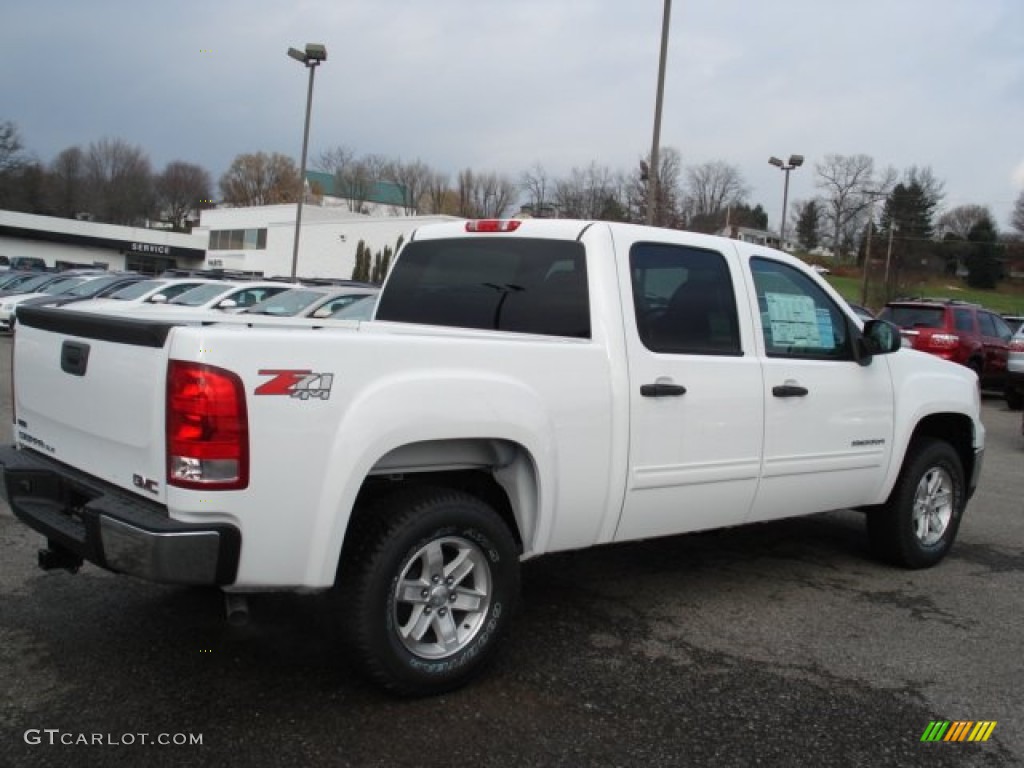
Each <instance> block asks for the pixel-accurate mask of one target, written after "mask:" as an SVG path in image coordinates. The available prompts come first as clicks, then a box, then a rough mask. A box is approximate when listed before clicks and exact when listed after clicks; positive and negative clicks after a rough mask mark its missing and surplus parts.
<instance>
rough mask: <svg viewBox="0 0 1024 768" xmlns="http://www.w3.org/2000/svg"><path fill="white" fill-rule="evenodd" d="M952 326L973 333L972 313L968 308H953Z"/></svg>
mask: <svg viewBox="0 0 1024 768" xmlns="http://www.w3.org/2000/svg"><path fill="white" fill-rule="evenodd" d="M953 327H954V328H956V329H957V330H958V331H967V332H968V333H974V313H973V312H971V310H969V309H954V310H953Z"/></svg>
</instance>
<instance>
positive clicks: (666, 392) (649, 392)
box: [640, 382, 686, 397]
mask: <svg viewBox="0 0 1024 768" xmlns="http://www.w3.org/2000/svg"><path fill="white" fill-rule="evenodd" d="M640 394H641V395H643V396H644V397H679V396H680V395H685V394H686V387H684V386H682V385H680V384H662V383H660V382H659V383H657V384H641V385H640Z"/></svg>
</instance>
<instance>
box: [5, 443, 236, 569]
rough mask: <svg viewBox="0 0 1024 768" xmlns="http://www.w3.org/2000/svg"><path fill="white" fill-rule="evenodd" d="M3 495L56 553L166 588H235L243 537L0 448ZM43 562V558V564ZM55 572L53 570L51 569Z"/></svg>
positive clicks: (35, 457)
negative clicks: (171, 514) (172, 515)
mask: <svg viewBox="0 0 1024 768" xmlns="http://www.w3.org/2000/svg"><path fill="white" fill-rule="evenodd" d="M0 470H2V471H0V493H2V494H3V497H4V498H5V499H6V500H7V502H8V504H10V506H11V510H12V511H13V512H14V514H15V516H16V517H17V518H18V519H19V520H21V521H22V522H23V523H25V524H26V525H28V526H29V527H31V528H33V529H35V530H36V531H38V532H39V533H41V534H43V535H44V536H45V537H46V538H47V540H48V542H49V545H50V549H51V550H57V551H59V552H60V553H61V555H62V556H63V558H57V559H58V560H61V559H63V560H65V561H66V560H67V559H68V558H69V557H70V556H74V557H75V558H81V559H82V560H87V561H89V562H91V563H94V564H96V565H98V566H100V567H101V568H106V569H107V570H110V571H114V572H116V573H127V574H131V575H133V576H139V577H141V578H144V579H148V580H150V581H156V582H162V583H166V584H217V585H226V584H231V583H233V582H234V580H235V577H236V574H237V571H238V556H239V551H240V549H241V535H240V533H239V531H238V529H237V528H235V527H234V526H231V525H225V524H220V523H217V524H210V525H194V524H189V523H182V522H179V521H177V520H172V519H171V518H170V517H169V516H168V514H167V510H166V508H165V507H163V506H161V505H160V504H157V503H155V502H151V501H147V500H146V499H141V498H139V497H137V496H134V495H132V494H130V493H127V492H125V491H123V490H121V489H120V488H117V487H115V486H113V485H110V484H108V483H105V482H103V481H100V480H97V479H96V478H94V477H90V476H89V475H85V474H84V473H81V472H77V471H76V470H73V469H71V468H70V467H67V466H65V465H63V464H61V463H60V462H57V461H54V460H52V459H49V458H47V457H45V456H41V455H39V454H36V453H33V452H31V451H27V450H23V449H17V448H14V447H13V446H4V447H0ZM40 564H41V565H43V567H47V566H46V565H45V564H44V558H41V559H40ZM50 567H52V566H50Z"/></svg>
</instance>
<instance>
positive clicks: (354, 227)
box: [193, 203, 453, 278]
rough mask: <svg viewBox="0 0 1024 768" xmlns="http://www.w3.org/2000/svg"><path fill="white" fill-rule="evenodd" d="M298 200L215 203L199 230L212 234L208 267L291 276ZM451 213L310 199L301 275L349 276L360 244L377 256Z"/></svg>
mask: <svg viewBox="0 0 1024 768" xmlns="http://www.w3.org/2000/svg"><path fill="white" fill-rule="evenodd" d="M295 213H296V206H295V205H294V204H287V205H264V206H259V207H255V208H214V209H210V210H206V211H203V212H202V213H201V214H200V219H199V226H198V227H196V229H195V230H193V232H194V233H195V234H197V235H201V236H203V237H204V238H208V242H209V247H208V250H207V255H206V260H205V262H204V264H203V265H202V266H203V267H204V268H206V269H226V270H242V271H246V272H259V273H262V274H263V275H265V276H267V277H275V276H278V275H290V274H291V268H292V255H293V251H294V244H295ZM452 218H453V217H451V216H379V215H378V216H367V215H365V214H360V213H354V212H352V211H349V210H347V209H346V208H345V207H342V206H337V205H330V206H319V205H312V204H308V203H307V204H305V205H303V207H302V232H301V233H300V236H299V255H298V263H297V267H296V270H295V274H296V275H298V276H300V277H336V278H349V277H351V276H352V269H353V267H354V266H355V262H356V252H357V250H358V248H359V243H360V242H362V243H363V247H364V249H367V250H369V251H370V253H371V255H375V254H377V253H378V252H380V253H383V251H384V249H385V247H387V248H390V249H391V251H392V252H394V250H395V247H396V245H397V244H398V241H399V238H402V239H404V240H407V239H408V238H409V235H410V234H411V233H412V231H413V230H414V229H416V228H417V227H420V226H422V225H424V224H429V223H433V222H437V221H448V220H451V219H452Z"/></svg>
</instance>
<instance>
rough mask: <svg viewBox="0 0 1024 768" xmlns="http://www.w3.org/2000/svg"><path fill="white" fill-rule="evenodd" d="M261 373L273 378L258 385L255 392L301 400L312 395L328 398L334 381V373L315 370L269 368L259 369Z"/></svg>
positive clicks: (323, 398) (321, 398)
mask: <svg viewBox="0 0 1024 768" xmlns="http://www.w3.org/2000/svg"><path fill="white" fill-rule="evenodd" d="M259 375H260V376H270V377H271V379H270V381H265V382H263V383H262V384H260V385H259V386H258V387H256V391H255V392H254V393H253V394H256V395H287V396H288V397H297V398H299V399H300V400H309V399H310V398H311V397H315V398H319V399H320V400H326V399H328V398H329V397H330V396H331V384H332V383H333V382H334V374H333V373H313V371H296V370H290V371H280V370H273V369H267V370H262V371H259Z"/></svg>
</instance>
